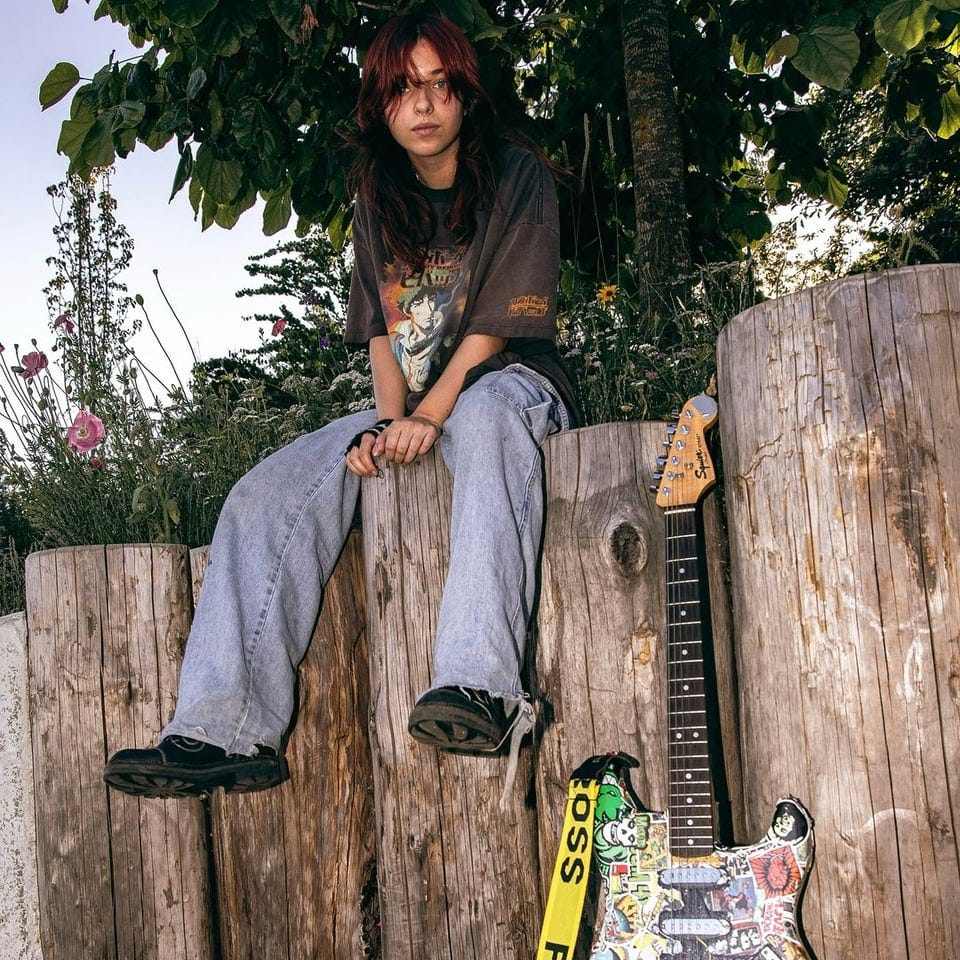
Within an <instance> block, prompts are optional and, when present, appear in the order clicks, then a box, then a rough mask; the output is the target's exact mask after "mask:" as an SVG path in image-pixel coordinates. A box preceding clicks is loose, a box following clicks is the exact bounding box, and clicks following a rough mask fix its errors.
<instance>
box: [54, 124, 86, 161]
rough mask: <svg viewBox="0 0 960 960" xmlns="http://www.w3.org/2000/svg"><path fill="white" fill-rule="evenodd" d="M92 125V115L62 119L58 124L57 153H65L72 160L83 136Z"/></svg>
mask: <svg viewBox="0 0 960 960" xmlns="http://www.w3.org/2000/svg"><path fill="white" fill-rule="evenodd" d="M92 126H93V117H90V118H84V119H82V120H64V121H63V123H62V124H61V125H60V139H59V140H58V141H57V153H63V154H66V156H68V157H70V159H71V160H72V159H73V158H74V157H75V156H76V155H77V154H78V153H79V152H80V147H81V146H82V145H83V140H84V137H86V135H87V133H88V132H89V131H90V128H91V127H92Z"/></svg>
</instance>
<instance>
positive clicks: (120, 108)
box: [113, 100, 147, 131]
mask: <svg viewBox="0 0 960 960" xmlns="http://www.w3.org/2000/svg"><path fill="white" fill-rule="evenodd" d="M146 112H147V107H146V104H144V103H139V102H138V101H135V100H124V101H123V103H120V104H118V105H117V109H116V112H115V113H114V116H113V130H115V131H116V130H129V129H131V128H133V127H136V126H137V125H138V124H139V123H140V121H141V120H142V119H143V116H144V114H145V113H146Z"/></svg>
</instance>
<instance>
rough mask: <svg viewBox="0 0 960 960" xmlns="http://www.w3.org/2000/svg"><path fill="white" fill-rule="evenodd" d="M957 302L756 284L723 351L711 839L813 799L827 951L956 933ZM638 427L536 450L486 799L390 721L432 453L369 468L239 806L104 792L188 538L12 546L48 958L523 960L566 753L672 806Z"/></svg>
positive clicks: (899, 282) (860, 288) (484, 771)
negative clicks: (615, 766) (616, 754)
mask: <svg viewBox="0 0 960 960" xmlns="http://www.w3.org/2000/svg"><path fill="white" fill-rule="evenodd" d="M958 317H960V267H937V268H921V269H916V270H913V269H911V270H906V271H894V272H891V273H889V274H885V275H880V276H878V277H876V278H870V279H868V280H864V279H862V278H856V279H851V280H849V281H841V282H840V283H838V284H831V285H827V286H825V287H823V288H818V289H817V290H815V291H808V292H805V293H804V294H801V295H797V296H796V297H794V298H786V299H785V300H783V301H776V302H773V303H770V304H765V305H761V306H760V307H756V308H753V310H751V311H747V312H746V313H745V314H742V315H740V316H739V317H737V318H735V319H734V320H733V321H732V322H731V323H730V324H729V325H728V327H727V328H726V329H725V331H724V333H723V334H722V336H721V343H720V355H719V365H720V395H721V433H722V440H723V444H722V447H723V463H724V469H725V475H726V482H725V484H724V487H723V490H722V495H723V497H725V499H726V504H727V516H728V522H729V531H730V533H729V536H730V556H729V558H728V556H727V550H726V532H725V528H724V522H723V518H722V516H721V510H720V499H721V497H720V496H712V497H711V498H709V499H708V502H707V504H706V505H705V510H704V521H705V529H706V535H707V544H708V557H709V565H710V586H711V606H712V610H713V622H714V633H715V638H714V646H715V654H716V659H717V673H718V677H717V679H718V688H719V702H720V713H721V722H722V727H723V732H724V744H723V746H724V751H723V759H724V765H725V769H726V778H727V781H728V785H729V793H730V799H731V803H732V813H733V817H732V820H733V829H734V834H735V839H736V841H737V842H745V841H748V840H752V839H755V838H756V837H757V836H759V835H760V834H762V833H763V832H764V830H765V829H766V827H767V825H768V821H769V816H770V813H771V810H772V806H773V802H774V801H775V800H776V798H777V796H779V795H780V794H782V793H784V792H794V793H796V794H797V795H798V796H800V797H801V799H803V800H804V801H805V802H806V803H807V805H808V806H809V807H810V808H811V810H812V811H813V813H814V816H815V818H816V820H817V839H818V850H819V852H818V865H817V867H816V869H815V871H814V874H813V881H812V884H811V888H810V891H809V893H808V896H807V900H806V906H805V913H804V920H805V926H806V929H807V932H808V936H809V939H810V941H811V946H812V948H813V950H814V952H815V953H816V954H817V955H818V956H819V957H820V958H821V960H827V958H831V960H832V958H841V960H847V958H849V960H854V958H857V960H860V958H877V960H879V958H883V960H900V958H904V960H946V958H948V957H954V956H956V955H957V954H958V952H960V914H958V913H957V911H956V909H955V904H956V903H957V902H960V869H958V856H957V840H956V823H957V818H958V809H957V804H958V801H957V799H956V798H957V797H958V796H960V782H958V780H957V778H958V776H960V774H958V770H960V736H958V701H960V694H958V692H957V691H958V690H960V681H958V680H957V677H958V676H960V650H958V648H957V636H958V633H960V600H958V597H960V589H958V588H960V584H958V583H957V582H956V579H957V576H958V575H957V573H956V569H955V568H956V562H955V561H956V554H957V537H958V531H957V526H956V517H957V516H958V513H960V503H958V499H960V498H958V487H957V483H958V481H957V480H956V477H957V473H958V471H957V468H958V466H960V464H958V463H957V462H956V461H957V450H958V449H960V448H958V447H957V445H956V443H955V442H951V438H950V437H949V430H950V427H951V426H952V425H953V424H955V423H956V421H957V415H958V414H960V399H958V386H957V375H956V370H957V369H960V356H958V352H960V349H958V347H957V346H956V344H957V340H958V338H957V336H956V334H955V330H956V329H957V324H958V322H960V319H958ZM663 431H664V428H663V425H661V424H652V423H630V424H604V425H601V426H597V427H590V428H585V429H581V430H578V431H573V432H570V433H568V434H562V435H558V436H556V437H552V438H551V439H550V440H549V441H548V442H547V444H546V448H545V456H546V487H547V496H548V499H547V522H546V529H545V536H544V547H543V560H542V573H541V586H540V599H539V615H538V621H537V627H536V631H535V634H534V636H533V637H532V642H531V643H530V644H529V650H530V656H529V658H528V664H527V668H526V670H527V674H528V688H529V689H530V690H531V691H532V693H533V695H534V699H535V701H536V703H537V705H538V723H537V729H536V730H535V735H534V737H533V743H532V744H531V745H529V746H526V747H525V748H524V749H523V751H522V752H521V763H520V767H519V770H518V773H517V779H516V783H515V786H514V789H513V791H512V794H511V795H510V796H509V798H508V799H509V804H508V808H507V810H506V811H501V810H500V809H499V808H498V800H499V796H500V792H501V788H502V786H503V782H504V773H505V766H506V760H505V759H496V760H481V759H477V758H470V757H458V756H452V755H447V754H440V753H437V752H435V751H429V750H426V749H425V748H422V747H420V746H419V745H417V744H415V743H414V742H413V741H412V740H411V739H410V738H409V736H408V735H407V734H406V719H407V714H408V712H409V709H410V705H411V704H412V702H413V700H414V699H415V697H416V696H417V695H418V694H419V693H420V692H421V691H422V690H423V689H424V688H425V687H426V686H427V684H428V682H429V677H430V653H431V648H432V637H433V627H434V624H435V622H436V612H437V608H438V605H439V597H440V592H441V590H442V584H443V575H444V570H445V566H446V558H447V546H446V544H447V513H448V503H449V497H450V480H449V477H448V475H447V473H446V471H445V469H444V468H443V466H442V463H441V461H440V459H439V457H438V456H435V455H430V456H428V457H425V458H423V459H422V460H421V461H418V462H417V463H416V464H414V465H411V466H409V467H404V468H388V469H387V470H386V471H385V475H384V477H383V478H382V479H377V480H370V481H364V490H363V496H362V503H363V531H364V532H363V539H362V541H361V537H360V535H359V534H357V535H354V536H352V538H351V540H350V541H349V542H348V545H347V547H346V549H345V551H344V554H343V557H342V558H341V561H340V564H339V565H338V567H337V570H336V572H335V574H334V578H333V580H332V581H331V583H330V585H329V587H328V591H327V597H326V602H325V607H324V611H323V615H322V617H321V620H320V622H319V624H318V626H317V632H316V634H315V637H314V642H313V643H312V645H311V648H310V652H309V653H308V655H307V659H306V660H305V662H304V664H303V665H302V667H301V673H300V682H299V711H298V716H297V719H296V723H295V726H294V728H293V730H292V733H291V736H290V742H289V746H288V756H289V758H290V765H291V772H292V778H291V781H290V782H288V783H286V784H284V785H283V786H281V787H279V788H277V789H275V790H271V791H266V792H263V793H256V794H250V795H234V796H223V795H218V796H215V797H214V798H213V799H212V800H211V801H210V802H206V801H201V800H181V801H162V802H161V801H144V800H137V799H134V798H129V797H124V796H122V795H119V794H115V793H112V792H111V793H109V794H108V792H107V791H106V789H105V788H104V787H103V784H102V782H101V780H100V776H101V772H102V766H103V761H104V759H105V757H106V756H107V755H108V754H109V753H110V752H112V751H113V750H114V749H117V748H119V747H121V746H129V745H134V744H136V745H144V744H148V743H151V742H153V741H154V740H155V738H156V735H157V733H158V731H159V729H160V727H161V726H162V723H163V721H165V720H166V719H167V718H168V717H169V716H170V714H171V713H172V708H173V704H174V697H175V691H176V673H177V669H178V666H179V661H180V656H181V654H182V647H183V643H184V640H185V637H186V633H187V629H188V626H189V619H190V612H191V597H190V593H191V581H190V575H189V571H188V567H192V569H193V578H194V581H197V580H198V579H199V578H200V576H202V567H203V559H204V558H203V555H202V554H199V553H197V552H194V555H193V556H192V557H191V558H189V559H188V557H187V554H186V551H185V550H184V549H183V548H178V547H157V546H143V545H138V546H124V547H106V548H104V547H89V548H73V549H69V550H57V551H48V552H44V553H40V554H35V555H33V556H32V557H30V558H29V561H28V570H27V576H28V583H27V590H28V609H27V619H28V634H29V664H30V681H29V682H30V704H31V714H32V729H33V748H34V749H33V752H34V763H35V770H36V773H35V780H36V795H37V801H36V807H37V823H38V863H39V873H40V885H41V938H42V941H43V949H44V957H45V958H47V960H50V958H57V960H59V958H71V960H72V958H74V957H83V958H87V957H95V958H100V957H104V958H118V960H137V958H141V957H144V958H155V957H156V958H161V960H181V958H187V957H190V958H194V957H196V958H198V960H207V958H209V960H234V958H237V960H239V958H247V957H260V956H263V957H284V958H304V960H305V958H308V957H323V958H324V960H326V958H331V960H341V958H343V960H357V958H360V957H364V956H367V957H372V958H378V957H382V958H384V960H474V958H477V960H479V958H481V957H482V958H484V960H486V958H489V957H497V958H498V960H500V958H502V960H509V958H531V957H533V955H534V953H535V948H536V941H537V936H538V933H539V925H540V919H541V916H542V908H543V903H544V899H545V896H546V889H547V883H548V880H549V874H550V871H551V867H552V863H553V857H554V855H555V851H556V848H557V840H558V837H557V834H558V831H559V826H560V822H561V818H562V808H563V804H564V799H565V792H566V781H567V777H568V775H569V773H570V771H571V769H572V768H573V767H574V766H575V765H576V764H578V763H579V762H580V761H581V760H582V759H584V758H585V757H586V756H588V755H590V754H592V753H596V752H605V751H608V750H616V749H621V750H624V751H626V752H628V753H631V754H633V755H635V756H637V757H638V758H640V759H641V761H642V764H641V768H640V769H639V770H637V771H636V772H635V776H634V783H635V786H636V788H637V791H638V793H639V794H640V795H641V796H642V797H643V799H644V800H645V802H646V803H647V804H648V805H649V806H651V807H654V808H662V807H663V806H664V805H665V797H666V742H665V741H666V737H665V712H666V711H665V693H666V689H665V688H666V681H665V677H664V663H665V651H664V643H663V640H662V637H663V636H664V625H665V615H664V584H663V527H662V517H661V516H660V514H659V511H658V510H657V508H656V507H655V505H654V504H653V501H652V497H651V496H650V495H649V494H648V493H647V492H646V487H647V485H648V483H649V480H648V478H649V476H650V473H651V470H652V468H653V466H654V464H655V462H656V458H657V456H658V454H659V453H660V452H662V449H663V448H662V446H661V440H662V437H663ZM728 839H730V838H728ZM581 952H582V953H583V952H584V951H582V950H581Z"/></svg>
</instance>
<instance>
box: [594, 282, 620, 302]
mask: <svg viewBox="0 0 960 960" xmlns="http://www.w3.org/2000/svg"><path fill="white" fill-rule="evenodd" d="M616 295H617V285H616V284H615V283H605V284H604V285H603V286H602V287H601V288H600V289H599V290H598V291H597V299H598V300H599V301H600V302H601V303H610V302H611V301H612V300H613V298H614V297H615V296H616Z"/></svg>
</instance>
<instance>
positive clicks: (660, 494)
mask: <svg viewBox="0 0 960 960" xmlns="http://www.w3.org/2000/svg"><path fill="white" fill-rule="evenodd" d="M716 422H717V401H716V400H714V399H713V397H708V396H707V395H706V394H705V393H701V394H698V395H697V396H695V397H693V398H692V399H691V400H688V401H687V402H686V403H685V404H684V406H683V410H681V411H680V417H679V419H678V421H677V425H676V426H675V427H671V428H670V430H669V431H668V432H669V435H670V439H668V440H667V441H665V442H666V443H667V444H668V445H669V447H670V450H669V451H668V452H667V455H666V456H665V457H661V458H660V460H659V461H658V462H659V465H660V467H661V469H662V471H663V472H662V473H657V474H654V477H655V478H656V479H657V480H659V486H658V487H657V488H656V490H657V506H660V507H682V506H694V505H695V504H697V503H698V502H699V500H700V498H701V497H702V496H703V495H704V494H705V493H706V492H707V491H708V490H709V489H710V488H711V487H712V486H713V485H714V484H715V483H716V482H717V474H716V471H715V469H714V466H713V460H712V459H711V457H710V451H709V450H707V438H706V433H707V430H709V429H710V427H712V426H713V425H714V424H715V423H716Z"/></svg>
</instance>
